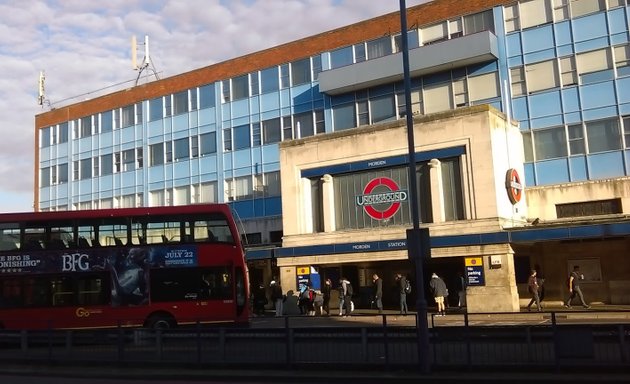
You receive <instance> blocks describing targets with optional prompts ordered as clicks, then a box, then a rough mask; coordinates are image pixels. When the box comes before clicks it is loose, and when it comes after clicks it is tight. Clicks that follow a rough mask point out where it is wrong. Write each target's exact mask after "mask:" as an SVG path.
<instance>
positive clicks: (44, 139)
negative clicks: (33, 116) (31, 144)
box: [39, 127, 54, 148]
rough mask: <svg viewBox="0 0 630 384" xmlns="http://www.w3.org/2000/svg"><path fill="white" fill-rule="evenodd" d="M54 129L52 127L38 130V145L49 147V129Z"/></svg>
mask: <svg viewBox="0 0 630 384" xmlns="http://www.w3.org/2000/svg"><path fill="white" fill-rule="evenodd" d="M52 129H54V128H53V127H47V128H43V129H41V130H40V131H39V134H40V147H41V148H46V147H50V131H51V130H52Z"/></svg>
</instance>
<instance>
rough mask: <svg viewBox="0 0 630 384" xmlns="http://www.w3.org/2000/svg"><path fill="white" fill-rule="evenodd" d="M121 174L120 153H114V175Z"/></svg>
mask: <svg viewBox="0 0 630 384" xmlns="http://www.w3.org/2000/svg"><path fill="white" fill-rule="evenodd" d="M119 172H120V153H114V173H119Z"/></svg>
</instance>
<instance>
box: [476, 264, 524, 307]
mask: <svg viewBox="0 0 630 384" xmlns="http://www.w3.org/2000/svg"><path fill="white" fill-rule="evenodd" d="M491 259H492V260H496V261H500V263H501V264H500V265H494V266H493V265H491ZM483 271H484V279H485V283H486V284H485V286H469V287H468V289H467V290H466V304H467V310H468V313H480V312H519V311H520V307H519V296H518V289H517V287H516V277H515V274H514V253H513V252H510V253H506V254H494V255H485V256H483Z"/></svg>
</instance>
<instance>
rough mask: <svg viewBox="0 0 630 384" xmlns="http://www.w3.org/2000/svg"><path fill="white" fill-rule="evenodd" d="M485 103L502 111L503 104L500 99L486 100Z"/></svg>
mask: <svg viewBox="0 0 630 384" xmlns="http://www.w3.org/2000/svg"><path fill="white" fill-rule="evenodd" d="M487 104H490V105H491V106H492V107H494V108H496V109H498V110H499V111H502V112H505V111H503V104H502V103H501V99H497V100H495V101H489V100H488V101H487Z"/></svg>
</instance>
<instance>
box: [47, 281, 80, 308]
mask: <svg viewBox="0 0 630 384" xmlns="http://www.w3.org/2000/svg"><path fill="white" fill-rule="evenodd" d="M51 286H52V305H53V306H54V307H61V306H68V305H74V302H75V300H74V299H75V297H74V289H73V287H72V279H71V278H69V277H57V278H54V279H52V280H51Z"/></svg>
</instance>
